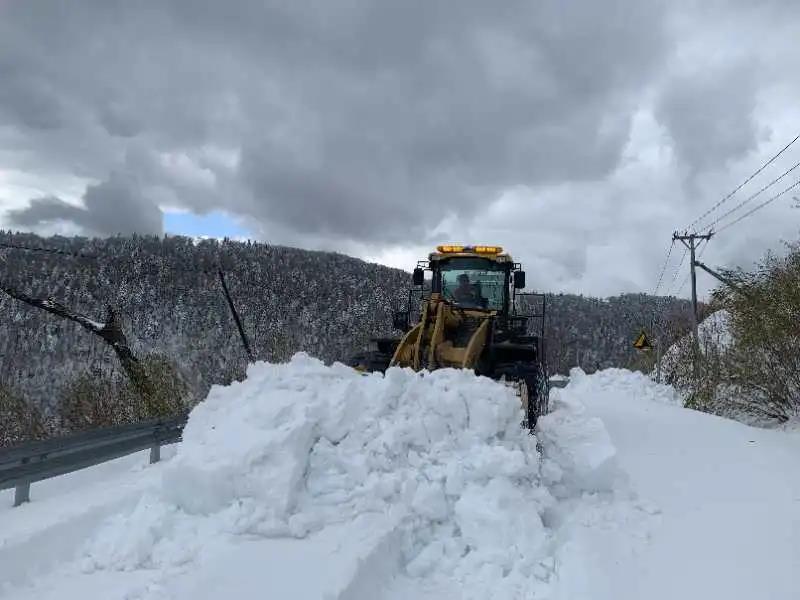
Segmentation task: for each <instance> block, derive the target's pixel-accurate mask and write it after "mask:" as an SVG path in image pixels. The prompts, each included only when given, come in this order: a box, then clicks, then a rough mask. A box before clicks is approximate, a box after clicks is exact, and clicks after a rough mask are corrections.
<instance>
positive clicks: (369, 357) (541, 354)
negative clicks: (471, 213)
mask: <svg viewBox="0 0 800 600" xmlns="http://www.w3.org/2000/svg"><path fill="white" fill-rule="evenodd" d="M426 271H429V272H430V274H431V275H430V279H429V280H427V281H426V277H425V272H426ZM524 287H525V272H524V271H523V270H522V268H521V265H520V264H519V263H515V262H514V261H513V260H512V258H511V257H510V256H509V255H508V254H506V253H504V252H503V249H502V248H501V247H499V246H458V245H445V246H438V247H437V249H436V251H435V252H432V253H431V254H430V255H429V257H428V260H427V261H419V262H418V263H417V267H416V268H415V269H414V273H413V277H412V286H411V289H410V290H409V294H408V305H407V306H406V308H405V309H404V310H402V311H398V312H396V313H395V314H394V319H393V325H394V328H395V329H398V330H400V331H403V332H404V334H403V336H402V337H399V338H380V339H374V340H373V341H372V348H370V350H368V351H366V352H362V353H359V354H357V355H356V356H354V357H353V358H352V359H351V361H350V364H351V365H352V366H353V367H355V368H357V369H360V370H362V371H385V370H386V369H387V368H389V367H392V366H399V367H410V368H412V369H414V370H415V371H419V370H423V369H425V370H433V369H440V368H446V367H452V368H457V369H471V370H473V371H474V372H475V373H477V374H478V375H485V376H487V377H491V378H493V379H499V380H503V381H505V382H506V383H507V384H508V385H512V386H514V387H515V388H516V389H517V392H518V394H519V396H520V399H521V402H522V406H523V408H524V410H525V418H524V421H523V423H522V424H523V426H525V427H528V428H530V429H533V427H534V426H535V425H536V420H537V418H538V417H539V416H540V415H542V414H545V413H546V412H547V408H548V393H549V390H548V377H547V365H546V353H545V338H544V316H545V296H544V294H531V293H523V292H521V291H520V290H522V289H523V288H524ZM417 306H418V310H414V309H415V308H416V307H417ZM520 307H524V308H526V309H527V310H533V312H530V313H528V314H524V311H523V310H519V309H520ZM412 313H413V314H414V316H417V315H418V318H416V319H415V322H412ZM537 324H538V327H537Z"/></svg>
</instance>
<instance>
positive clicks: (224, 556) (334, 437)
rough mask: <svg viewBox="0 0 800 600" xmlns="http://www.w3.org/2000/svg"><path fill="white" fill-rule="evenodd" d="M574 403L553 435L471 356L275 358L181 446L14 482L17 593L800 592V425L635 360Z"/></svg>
mask: <svg viewBox="0 0 800 600" xmlns="http://www.w3.org/2000/svg"><path fill="white" fill-rule="evenodd" d="M552 405H553V408H554V410H553V412H552V414H550V415H548V416H547V417H545V418H543V419H542V420H541V422H540V428H539V431H538V434H537V437H536V439H534V438H532V437H530V436H527V435H525V433H524V432H522V431H520V430H519V428H518V422H519V419H520V415H519V406H518V401H517V400H516V398H514V397H513V394H511V392H510V391H509V389H508V388H505V387H504V386H499V385H497V384H495V383H493V382H491V381H489V380H486V379H483V378H474V377H473V376H471V375H470V374H468V373H462V372H456V371H449V372H448V371H440V372H437V373H435V374H433V375H428V376H425V377H421V376H419V375H417V374H413V373H411V372H409V371H400V370H394V371H392V372H391V373H390V374H389V375H387V377H386V378H384V377H382V376H379V375H372V376H368V377H362V376H359V375H358V374H356V373H355V372H353V371H352V370H350V369H347V368H345V367H343V366H341V365H339V366H334V367H325V366H323V365H321V363H318V362H316V361H314V360H312V359H309V358H308V357H305V356H299V357H297V358H296V359H295V360H294V361H293V362H292V363H291V364H289V365H255V366H253V367H252V368H251V370H250V372H249V377H248V379H247V380H246V381H245V382H243V383H235V384H233V385H232V386H230V387H228V388H215V390H213V391H212V393H211V395H210V396H209V399H208V400H207V401H206V402H205V403H203V404H202V405H201V406H200V407H198V409H196V410H195V412H194V413H193V415H192V417H191V419H190V421H189V425H188V426H187V429H186V432H185V435H184V442H183V444H182V445H181V446H180V447H179V448H178V451H177V455H176V456H174V457H170V458H169V459H168V460H166V461H164V463H163V464H161V465H157V466H155V467H145V466H144V464H143V463H144V461H143V460H139V458H141V457H139V458H137V457H130V458H128V459H124V460H121V461H117V462H116V463H109V464H108V465H104V466H102V467H99V468H95V469H94V470H87V471H84V472H82V473H77V474H73V475H70V476H65V477H63V478H59V479H57V480H53V481H51V482H45V483H42V484H38V485H37V486H35V488H34V490H33V498H34V501H33V502H32V503H31V504H30V505H27V506H24V507H20V508H19V509H12V508H10V496H8V495H7V494H6V495H3V494H0V502H5V503H6V505H4V506H0V598H3V599H6V598H7V599H9V600H10V599H14V600H26V599H30V600H47V599H53V600H55V599H59V600H61V599H66V600H69V599H72V598H74V599H76V600H77V599H79V598H80V599H81V600H83V599H84V598H103V599H104V600H112V599H116V598H118V599H120V600H123V599H124V600H168V599H169V600H172V599H174V600H189V599H192V600H198V599H202V600H212V599H215V598H228V597H230V598H235V600H249V599H250V598H252V599H256V598H304V599H305V598H307V599H309V600H312V599H316V598H319V599H320V600H322V599H323V598H325V599H329V600H367V599H369V600H400V599H404V598H421V599H427V598H431V599H432V598H437V600H448V599H453V600H456V599H462V598H464V599H467V598H497V599H499V600H505V599H508V600H513V599H516V598H538V599H551V600H643V599H646V600H661V599H664V600H666V599H670V600H675V599H680V600H693V599H695V598H697V599H698V600H710V599H716V598H721V599H722V598H724V599H725V600H762V599H763V600H790V599H791V600H795V599H796V598H798V597H800V469H798V466H797V465H798V459H799V458H800V435H798V433H797V432H794V433H791V432H785V431H766V430H759V429H754V428H750V427H746V426H744V425H741V424H739V423H735V422H732V421H727V420H724V419H720V418H716V417H712V416H709V415H705V414H702V413H697V412H694V411H690V410H686V409H684V408H681V407H680V406H678V405H677V402H676V399H675V397H674V392H673V391H672V389H671V388H669V387H667V386H658V385H656V384H654V383H652V382H651V381H650V380H648V379H647V378H646V377H644V376H642V375H640V374H637V373H630V372H628V371H621V370H608V371H603V372H600V373H598V374H595V375H592V376H586V375H583V374H582V373H580V372H577V371H576V372H574V373H573V374H572V377H571V383H570V385H569V386H568V387H567V388H565V389H563V390H556V391H554V392H553V399H552ZM536 441H538V442H540V444H541V449H542V452H541V455H540V454H539V452H538V451H537V449H536V445H535V442H536ZM115 465H116V466H115ZM82 495H85V498H86V503H85V504H84V503H83V502H82V501H81V496H82Z"/></svg>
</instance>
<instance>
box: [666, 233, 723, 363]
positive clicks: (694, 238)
mask: <svg viewBox="0 0 800 600" xmlns="http://www.w3.org/2000/svg"><path fill="white" fill-rule="evenodd" d="M713 235H714V233H713V232H712V231H709V232H708V233H705V234H699V233H686V232H684V233H683V234H679V233H678V232H677V231H676V232H675V233H673V234H672V240H673V241H676V240H677V241H679V242H680V243H682V244H683V245H684V246H686V248H687V249H688V250H689V258H690V259H691V260H690V262H689V267H690V269H691V279H692V332H693V337H694V372H695V376H696V375H697V362H698V360H697V359H698V357H699V351H700V334H699V333H698V328H697V325H698V317H697V275H696V273H695V267H696V266H697V260H696V259H695V250H697V242H698V240H706V241H708V240H710V239H711V237H712V236H713Z"/></svg>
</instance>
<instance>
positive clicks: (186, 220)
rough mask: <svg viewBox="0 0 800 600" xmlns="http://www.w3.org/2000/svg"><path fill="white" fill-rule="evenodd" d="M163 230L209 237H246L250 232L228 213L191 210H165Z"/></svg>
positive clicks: (169, 232) (189, 235) (172, 233)
mask: <svg viewBox="0 0 800 600" xmlns="http://www.w3.org/2000/svg"><path fill="white" fill-rule="evenodd" d="M164 232H165V233H167V234H170V235H185V236H188V237H209V238H224V237H228V238H232V239H233V238H248V237H252V234H251V233H250V232H249V231H247V230H246V229H245V228H243V227H242V226H241V225H240V224H239V223H238V222H237V221H236V219H234V218H232V217H231V216H230V215H228V214H226V213H224V212H220V211H213V212H210V213H206V214H204V215H198V214H195V213H191V212H165V213H164Z"/></svg>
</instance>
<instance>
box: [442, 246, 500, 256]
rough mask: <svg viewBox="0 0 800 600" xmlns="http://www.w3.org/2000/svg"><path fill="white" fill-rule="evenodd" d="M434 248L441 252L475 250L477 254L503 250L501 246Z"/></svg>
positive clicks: (498, 252)
mask: <svg viewBox="0 0 800 600" xmlns="http://www.w3.org/2000/svg"><path fill="white" fill-rule="evenodd" d="M436 249H437V250H438V251H439V252H441V253H442V254H452V253H454V252H475V253H477V254H500V253H501V252H502V251H503V248H502V247H501V246H452V245H447V246H437V247H436Z"/></svg>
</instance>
